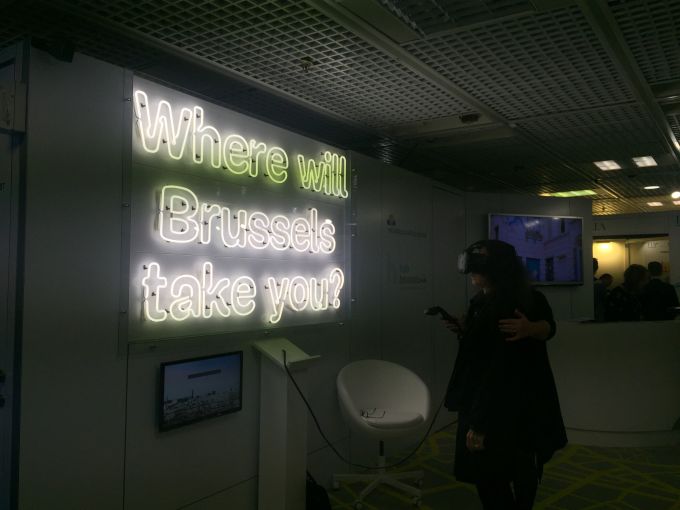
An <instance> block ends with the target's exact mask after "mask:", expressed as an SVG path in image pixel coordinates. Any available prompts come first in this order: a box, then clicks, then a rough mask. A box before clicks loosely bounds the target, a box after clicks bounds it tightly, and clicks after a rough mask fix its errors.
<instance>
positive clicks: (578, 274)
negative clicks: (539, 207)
mask: <svg viewBox="0 0 680 510" xmlns="http://www.w3.org/2000/svg"><path fill="white" fill-rule="evenodd" d="M489 239H497V240H499V241H505V242H506V243H509V244H511V245H513V246H514V247H515V250H517V255H518V256H519V257H520V258H521V259H522V262H523V263H524V267H525V268H526V270H527V273H528V274H529V279H530V280H531V281H532V282H533V283H535V284H538V285H558V284H562V285H569V284H571V285H578V284H582V283H583V219H582V218H574V217H569V216H523V215H511V214H490V215H489Z"/></svg>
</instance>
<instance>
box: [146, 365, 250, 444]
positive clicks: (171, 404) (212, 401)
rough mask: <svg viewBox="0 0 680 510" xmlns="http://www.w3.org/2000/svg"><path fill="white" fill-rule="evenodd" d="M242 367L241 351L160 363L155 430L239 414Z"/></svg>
mask: <svg viewBox="0 0 680 510" xmlns="http://www.w3.org/2000/svg"><path fill="white" fill-rule="evenodd" d="M242 368H243V352H242V351H239V352H232V353H229V354H218V355H215V356H207V357H203V358H193V359H186V360H179V361H172V362H169V363H163V364H161V399H160V404H161V405H160V420H159V421H160V423H159V428H160V429H161V430H168V429H172V428H175V427H181V426H182V425H187V424H189V423H194V422H197V421H201V420H204V419H206V418H212V417H214V416H220V415H223V414H227V413H233V412H236V411H240V410H241V406H242V391H241V382H242Z"/></svg>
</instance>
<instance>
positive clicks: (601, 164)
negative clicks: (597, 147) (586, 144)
mask: <svg viewBox="0 0 680 510" xmlns="http://www.w3.org/2000/svg"><path fill="white" fill-rule="evenodd" d="M593 163H595V166H596V167H597V168H599V169H600V170H604V171H605V172H607V171H609V170H621V167H620V166H619V164H618V163H617V162H616V161H613V160H611V159H608V160H606V161H593Z"/></svg>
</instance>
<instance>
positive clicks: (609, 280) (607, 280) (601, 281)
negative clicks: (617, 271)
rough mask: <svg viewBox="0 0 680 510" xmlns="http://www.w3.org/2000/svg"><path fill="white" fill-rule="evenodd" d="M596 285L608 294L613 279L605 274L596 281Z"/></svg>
mask: <svg viewBox="0 0 680 510" xmlns="http://www.w3.org/2000/svg"><path fill="white" fill-rule="evenodd" d="M597 281H598V283H599V284H600V285H602V286H603V287H604V288H605V290H606V291H607V292H609V287H611V286H612V283H614V277H613V276H612V275H610V274H609V273H605V274H603V275H602V276H600V277H599V278H598V279H597Z"/></svg>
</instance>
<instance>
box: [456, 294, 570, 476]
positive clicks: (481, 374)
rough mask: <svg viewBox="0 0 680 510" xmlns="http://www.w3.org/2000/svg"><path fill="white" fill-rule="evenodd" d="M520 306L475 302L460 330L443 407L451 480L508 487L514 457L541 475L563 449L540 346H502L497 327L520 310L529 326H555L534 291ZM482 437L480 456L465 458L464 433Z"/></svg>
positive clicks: (489, 299)
mask: <svg viewBox="0 0 680 510" xmlns="http://www.w3.org/2000/svg"><path fill="white" fill-rule="evenodd" d="M525 301H526V302H525V303H524V304H523V305H518V304H516V303H503V302H500V300H499V299H497V298H494V297H493V296H488V295H484V294H483V293H480V294H478V295H477V296H475V298H474V299H472V301H471V302H470V308H469V310H468V315H467V318H466V321H465V325H464V328H463V334H462V337H461V339H460V344H459V348H458V357H457V358H456V364H455V367H454V370H453V374H452V376H451V380H450V382H449V387H448V391H447V397H446V402H445V404H446V407H447V408H448V409H449V410H450V411H458V434H457V440H456V457H455V470H454V471H455V475H456V478H457V479H458V480H460V481H465V482H472V483H475V482H478V481H480V480H486V479H504V480H506V479H507V480H512V478H513V471H514V466H515V455H516V452H517V450H518V449H519V450H522V451H524V452H528V453H531V454H532V455H535V458H536V464H537V468H538V471H539V473H540V472H541V470H542V466H543V464H545V463H546V462H547V461H548V460H549V459H550V458H551V457H552V455H553V454H554V452H555V451H556V450H558V449H560V448H563V447H564V446H565V445H566V443H567V436H566V432H565V428H564V423H563V421H562V415H561V412H560V404H559V400H558V397H557V389H556V387H555V381H554V378H553V374H552V369H551V368H550V362H549V360H548V352H547V348H546V342H545V341H544V340H534V339H523V340H519V341H515V342H508V341H506V339H505V338H506V337H505V335H504V334H503V333H501V332H500V331H499V329H498V321H499V320H500V319H504V318H513V317H514V312H515V309H517V308H518V309H520V311H522V312H523V313H524V314H525V315H526V316H527V318H528V319H529V320H530V321H539V320H545V321H547V322H548V323H549V324H550V325H551V334H550V337H552V336H553V335H554V334H555V321H554V319H553V315H552V310H551V309H550V305H549V304H548V302H547V300H546V299H545V296H543V294H541V293H540V292H538V291H536V290H532V291H531V295H530V296H529V298H528V299H526V300H525ZM470 429H472V430H474V431H475V432H480V433H484V434H485V449H484V450H483V451H481V452H470V451H469V450H468V449H467V448H466V446H465V435H466V433H467V431H468V430H470Z"/></svg>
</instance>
